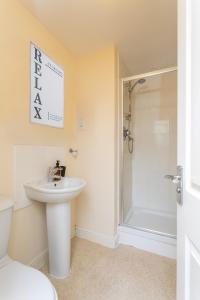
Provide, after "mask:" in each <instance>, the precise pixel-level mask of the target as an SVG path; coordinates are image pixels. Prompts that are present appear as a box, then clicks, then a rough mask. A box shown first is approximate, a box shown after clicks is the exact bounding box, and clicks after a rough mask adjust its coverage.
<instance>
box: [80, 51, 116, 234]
mask: <svg viewBox="0 0 200 300" xmlns="http://www.w3.org/2000/svg"><path fill="white" fill-rule="evenodd" d="M76 66H77V80H76V98H77V119H78V120H84V122H85V128H84V129H82V130H80V129H77V136H76V143H77V147H78V150H79V156H78V158H77V174H78V175H79V176H82V177H84V178H85V179H86V181H87V183H88V184H87V188H86V190H85V191H84V192H83V193H82V194H81V196H80V197H79V200H78V203H77V210H76V216H77V217H76V224H77V227H79V228H83V229H87V230H90V231H94V232H97V233H103V234H106V235H110V236H113V235H114V233H115V222H116V203H115V200H116V199H115V176H114V172H115V106H116V71H117V70H116V52H115V48H114V46H111V47H110V48H106V49H104V50H101V51H98V52H96V53H92V54H90V55H84V56H82V57H79V59H78V60H77V65H76Z"/></svg>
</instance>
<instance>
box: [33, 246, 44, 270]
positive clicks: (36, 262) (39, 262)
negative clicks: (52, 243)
mask: <svg viewBox="0 0 200 300" xmlns="http://www.w3.org/2000/svg"><path fill="white" fill-rule="evenodd" d="M47 262H48V249H45V250H44V251H42V252H41V253H40V254H39V255H37V256H36V257H34V258H33V260H32V261H31V262H30V263H29V266H31V267H33V268H35V269H38V270H39V269H41V268H42V267H43V266H44V265H45V264H47Z"/></svg>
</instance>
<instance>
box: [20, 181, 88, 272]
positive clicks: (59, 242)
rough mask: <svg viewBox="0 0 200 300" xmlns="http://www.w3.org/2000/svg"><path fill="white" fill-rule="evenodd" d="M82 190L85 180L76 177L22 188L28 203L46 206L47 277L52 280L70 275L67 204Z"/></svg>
mask: <svg viewBox="0 0 200 300" xmlns="http://www.w3.org/2000/svg"><path fill="white" fill-rule="evenodd" d="M85 186H86V182H85V180H83V179H81V178H76V177H64V178H62V179H61V180H59V181H53V182H48V181H47V180H38V181H32V182H29V183H26V184H24V188H25V191H26V195H27V197H28V198H29V199H31V200H35V201H39V202H43V203H46V218H47V234H48V246H49V273H50V275H52V276H54V277H56V278H65V277H67V276H68V275H69V272H70V252H71V251H70V250H71V200H72V199H74V198H76V197H77V196H78V195H79V194H80V192H81V191H82V190H83V189H84V187H85Z"/></svg>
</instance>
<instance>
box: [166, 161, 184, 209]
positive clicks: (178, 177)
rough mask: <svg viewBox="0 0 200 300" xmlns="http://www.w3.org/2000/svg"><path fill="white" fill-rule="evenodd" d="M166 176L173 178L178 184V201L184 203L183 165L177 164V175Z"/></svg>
mask: <svg viewBox="0 0 200 300" xmlns="http://www.w3.org/2000/svg"><path fill="white" fill-rule="evenodd" d="M164 178H166V179H169V180H171V181H172V182H173V183H174V184H175V185H176V192H177V203H178V204H180V205H182V204H183V167H182V166H177V175H169V174H167V175H165V176H164Z"/></svg>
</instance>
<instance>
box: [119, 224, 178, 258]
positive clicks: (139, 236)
mask: <svg viewBox="0 0 200 300" xmlns="http://www.w3.org/2000/svg"><path fill="white" fill-rule="evenodd" d="M118 234H119V244H124V245H130V246H134V247H136V248H138V249H141V250H145V251H148V252H152V253H155V254H158V255H161V256H166V257H169V258H173V259H175V258H176V239H174V238H171V237H166V236H161V235H158V234H154V233H150V232H145V231H142V230H138V229H133V228H129V227H125V226H119V227H118Z"/></svg>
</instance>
